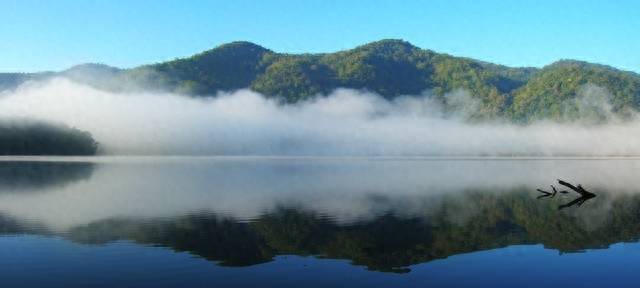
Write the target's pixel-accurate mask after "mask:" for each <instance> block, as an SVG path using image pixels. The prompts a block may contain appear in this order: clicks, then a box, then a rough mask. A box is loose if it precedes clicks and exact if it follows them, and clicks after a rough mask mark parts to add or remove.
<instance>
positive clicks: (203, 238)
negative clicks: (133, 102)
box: [0, 159, 640, 272]
mask: <svg viewBox="0 0 640 288" xmlns="http://www.w3.org/2000/svg"><path fill="white" fill-rule="evenodd" d="M4 164H5V163H0V166H2V165H4ZM41 164H43V163H36V162H33V163H29V165H32V166H33V167H38V166H39V165H41ZM58 164H62V163H58ZM45 165H48V164H45ZM94 165H95V168H92V170H91V171H93V174H91V173H90V177H89V178H83V177H69V179H72V180H70V181H68V182H66V185H57V183H59V182H56V181H49V182H47V181H41V180H38V181H40V183H50V184H49V185H44V184H39V186H38V187H39V188H40V189H42V190H44V191H45V192H43V193H20V192H19V190H20V189H18V188H19V187H20V186H19V185H17V186H14V187H10V188H8V189H5V191H4V193H2V194H0V213H2V214H1V215H3V216H2V217H0V226H1V227H0V233H3V234H21V233H34V234H51V235H58V236H60V237H63V238H65V239H68V240H70V241H74V242H77V243H84V244H92V245H94V244H105V243H110V242H113V241H117V240H127V241H133V242H135V243H139V244H142V245H153V246H162V247H168V248H171V249H173V250H176V251H187V252H189V253H192V254H193V255H197V256H199V257H202V258H204V259H208V260H211V261H214V262H215V263H218V264H219V265H224V266H247V265H254V264H258V263H264V262H268V261H271V260H272V259H274V257H276V256H277V255H290V254H295V255H314V256H317V257H327V258H339V259H348V260H350V261H352V262H353V263H354V264H356V265H363V266H365V267H367V268H368V269H370V270H375V271H388V272H409V271H410V270H409V269H410V267H409V266H411V265H413V264H418V263H424V262H428V261H431V260H433V259H441V258H446V257H449V256H452V255H456V254H461V253H467V252H474V251H481V250H487V249H492V248H498V247H506V246H510V245H516V244H538V243H539V244H543V245H544V246H545V247H547V248H551V249H557V250H558V251H560V252H562V253H569V252H579V251H584V250H585V249H594V248H606V247H608V246H609V245H611V244H614V243H619V242H628V241H637V240H638V237H639V236H640V229H638V228H639V225H640V213H637V212H638V211H640V193H637V191H638V188H639V187H638V186H637V185H636V184H635V183H634V181H632V179H635V175H637V174H636V173H637V172H638V171H639V170H638V167H640V166H639V165H638V163H637V162H636V161H626V160H612V161H575V160H571V161H565V160H558V161H477V160H474V161H441V160H438V161H395V160H394V161H390V160H384V161H371V160H339V159H338V160H317V159H316V160H301V159H213V160H212V159H209V160H194V159H185V160H180V161H178V160H172V161H133V162H129V161H116V162H106V163H98V164H94ZM92 167H93V166H92ZM2 169H4V168H2ZM34 169H35V170H38V169H40V168H34ZM42 169H45V168H42ZM0 170H1V169H0ZM31 170H33V169H31ZM27 171H30V170H27ZM45 174H46V173H45ZM45 174H43V175H45ZM63 174H64V173H63ZM71 174H73V173H71ZM29 175H30V174H29V173H26V174H25V175H23V176H20V177H23V178H24V179H28V178H29V177H31V176H29ZM34 175H36V174H34ZM559 176H560V177H563V178H565V179H572V180H574V181H576V182H577V183H583V184H584V185H585V187H589V188H590V189H592V190H593V191H597V193H598V197H597V198H594V199H592V200H591V201H588V202H585V201H583V202H582V203H584V206H583V207H582V208H581V209H571V208H568V209H563V210H559V209H558V203H565V201H566V203H572V201H571V199H573V198H574V196H573V195H571V194H563V193H557V192H556V193H557V195H554V198H553V199H548V200H549V201H538V200H537V199H536V196H538V195H537V192H535V189H536V188H535V187H541V186H542V185H540V184H541V183H543V184H544V183H548V182H549V179H556V177H559ZM37 177H45V176H42V175H40V176H36V178H37ZM605 179H606V181H605ZM25 182H29V181H28V180H25ZM587 185H588V186H587ZM567 187H569V186H567ZM580 187H582V186H577V187H574V188H575V189H578V190H580V189H579V188H580ZM14 188H15V189H14ZM569 188H570V187H569ZM553 190H555V189H553ZM567 205H568V204H567ZM567 207H568V206H567ZM573 208H575V207H573Z"/></svg>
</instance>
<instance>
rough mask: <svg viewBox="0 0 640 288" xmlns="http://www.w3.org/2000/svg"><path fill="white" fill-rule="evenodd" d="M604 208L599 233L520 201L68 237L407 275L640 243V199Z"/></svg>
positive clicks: (165, 224)
mask: <svg viewBox="0 0 640 288" xmlns="http://www.w3.org/2000/svg"><path fill="white" fill-rule="evenodd" d="M459 197H462V198H459ZM461 199H463V200H462V201H463V202H464V203H465V205H467V207H474V209H475V213H473V214H472V215H470V216H467V217H466V219H465V220H464V221H452V220H451V219H452V217H451V216H452V215H453V214H456V213H458V212H459V211H462V210H463V209H467V208H465V207H462V206H460V201H461ZM598 201H608V204H607V205H611V207H612V208H611V209H607V210H606V212H603V213H604V214H598V215H599V216H597V217H600V218H602V219H604V220H603V221H604V223H602V225H598V226H597V227H596V228H593V227H588V226H585V225H584V222H585V221H586V220H588V219H589V218H590V217H592V216H594V214H590V213H591V212H589V209H590V208H593V210H594V211H596V210H597V208H598V207H595V206H592V205H591V204H592V203H590V205H588V206H585V207H583V208H581V209H580V210H577V209H576V210H569V209H568V210H562V211H559V210H558V209H557V203H553V202H545V203H540V201H536V200H535V198H534V197H532V196H531V195H530V194H529V193H526V192H518V191H514V192H511V193H490V192H468V193H464V195H463V196H443V199H442V200H441V201H440V202H439V203H440V205H439V208H436V211H429V213H425V215H426V214H428V216H425V215H416V216H415V217H403V216H397V215H396V214H394V213H391V212H390V213H386V214H382V215H379V216H377V217H374V218H372V219H368V220H361V221H357V222H354V223H349V224H344V225H341V224H338V223H336V222H335V221H332V220H331V219H329V218H327V217H326V216H320V215H318V214H315V213H311V212H308V211H305V210H300V209H293V208H281V209H277V210H276V211H275V212H273V213H270V214H266V215H264V216H262V217H259V218H258V219H255V220H253V221H249V222H237V221H234V220H231V219H228V218H224V217H219V216H215V215H204V214H203V215H192V216H185V217H179V218H175V219H156V220H144V221H143V220H131V219H119V220H118V219H116V220H105V221H101V222H96V223H93V224H90V225H87V226H83V227H77V228H75V229H73V230H72V231H70V233H69V234H68V237H70V238H71V239H72V240H74V241H78V242H83V243H98V244H99V243H105V242H108V241H113V240H117V239H125V240H131V241H135V242H138V243H142V244H149V245H161V246H166V247H171V248H173V249H175V250H179V251H189V252H191V253H193V254H196V255H199V256H202V257H204V258H206V259H209V260H212V261H218V262H220V264H222V265H230V266H242V265H251V264H256V263H262V262H266V261H270V260H271V259H272V257H274V256H275V255H282V254H297V255H318V256H319V257H328V258H340V259H349V260H351V261H352V262H353V263H354V264H357V265H364V266H367V267H368V268H369V269H372V270H378V271H392V272H407V271H408V269H406V268H405V267H407V266H409V265H412V264H417V263H422V262H427V261H430V260H433V259H439V258H445V257H448V256H451V255H456V254H460V253H467V252H473V251H479V250H486V249H492V248H499V247H505V246H508V245H515V244H534V243H541V244H543V245H544V246H545V247H548V248H553V249H558V250H559V251H561V252H576V251H581V250H584V249H589V248H604V247H607V246H608V245H610V244H612V243H617V242H623V241H635V240H637V239H638V235H639V234H640V232H639V231H640V229H638V228H640V213H639V211H640V196H636V195H626V196H625V195H621V196H618V197H607V196H606V195H603V197H598ZM595 203H597V202H593V204H595ZM598 213H600V212H598ZM454 218H455V217H454Z"/></svg>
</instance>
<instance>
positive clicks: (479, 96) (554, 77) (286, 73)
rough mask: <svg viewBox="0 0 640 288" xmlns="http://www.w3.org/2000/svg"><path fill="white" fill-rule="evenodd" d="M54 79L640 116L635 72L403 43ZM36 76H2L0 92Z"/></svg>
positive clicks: (218, 52) (105, 69) (213, 53)
mask: <svg viewBox="0 0 640 288" xmlns="http://www.w3.org/2000/svg"><path fill="white" fill-rule="evenodd" d="M60 74H62V75H64V76H67V77H70V78H72V79H74V80H76V81H79V82H83V83H88V84H91V85H94V86H97V87H99V88H103V89H110V90H116V91H121V90H131V89H133V90H136V89H138V90H142V89H144V90H158V91H170V92H177V93H183V94H188V95H194V96H196V95H215V94H216V93H217V92H218V91H232V90H237V89H242V88H250V89H252V90H255V91H257V92H260V93H262V94H264V95H266V96H267V97H272V98H276V99H278V100H279V101H281V102H283V103H295V102H298V101H301V100H304V99H308V98H310V97H314V96H316V95H323V94H327V93H329V92H331V91H332V90H334V89H336V88H340V87H345V88H354V89H364V90H368V91H372V92H375V93H378V94H380V95H382V96H383V97H385V98H387V99H393V98H395V97H398V96H401V95H417V94H421V93H423V92H425V91H430V92H431V93H432V94H433V95H434V97H436V98H438V99H440V100H441V101H442V102H443V104H445V107H446V106H447V105H448V103H447V98H446V97H445V95H446V94H447V93H449V92H452V91H455V90H458V89H463V90H466V91H468V92H469V93H470V95H471V96H472V98H473V99H475V100H476V102H478V103H479V108H478V111H477V112H476V114H475V115H472V118H474V119H482V118H485V119H486V118H496V117H503V118H508V119H512V120H513V121H517V122H522V123H527V122H530V121H534V120H538V119H553V120H558V121H565V120H573V119H576V118H581V117H583V116H584V115H595V116H596V117H600V118H602V117H605V116H606V115H604V114H606V113H613V114H618V115H621V116H625V115H629V114H630V112H633V111H635V110H638V108H639V107H640V75H638V74H636V73H633V72H627V71H621V70H618V69H615V68H613V67H609V66H604V65H599V64H592V63H587V62H580V61H574V60H562V61H559V62H556V63H553V64H551V65H548V66H546V67H543V68H541V69H540V68H532V67H524V68H514V67H507V66H503V65H497V64H492V63H488V62H483V61H479V60H475V59H470V58H464V57H455V56H451V55H447V54H442V53H437V52H434V51H431V50H427V49H421V48H418V47H416V46H413V45H412V44H410V43H409V42H406V41H402V40H381V41H377V42H372V43H369V44H365V45H362V46H358V47H355V48H353V49H350V50H345V51H339V52H335V53H320V54H285V53H277V52H274V51H271V50H269V49H267V48H264V47H261V46H259V45H256V44H253V43H250V42H232V43H228V44H224V45H221V46H218V47H216V48H214V49H211V50H207V51H204V52H202V53H200V54H196V55H193V56H191V57H187V58H181V59H176V60H173V61H168V62H162V63H157V64H150V65H144V66H140V67H136V68H132V69H117V68H113V67H109V66H106V65H98V64H88V65H80V66H76V67H73V68H71V69H69V70H66V71H63V72H59V73H54V74H46V75H44V76H50V75H60ZM86 75H90V76H88V77H87V76H86ZM44 76H43V74H10V73H5V74H0V89H7V88H10V87H15V86H16V85H18V84H19V83H21V82H23V81H25V80H28V79H32V78H35V77H44ZM585 87H586V88H589V87H597V88H599V89H600V92H602V93H600V94H605V95H607V96H609V98H610V99H608V100H609V101H610V102H608V103H610V104H611V107H610V109H609V108H607V109H608V110H606V111H600V110H602V109H601V108H602V107H596V106H594V105H592V106H593V107H588V105H587V106H585V105H582V104H583V103H581V102H580V101H578V100H577V99H581V98H582V97H583V96H584V94H589V93H587V92H589V91H585V89H586V88H585ZM603 104H607V103H603ZM607 105H608V104H607ZM585 107H586V108H585ZM587 108H588V109H587ZM452 109H454V108H452ZM598 109H600V110H598Z"/></svg>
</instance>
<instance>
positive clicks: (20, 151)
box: [0, 120, 98, 155]
mask: <svg viewBox="0 0 640 288" xmlns="http://www.w3.org/2000/svg"><path fill="white" fill-rule="evenodd" d="M97 150H98V144H97V143H96V141H95V140H94V139H93V137H92V136H91V134H89V133H88V132H85V131H81V130H78V129H75V128H71V127H67V126H64V125H61V124H60V125H54V124H49V123H45V122H40V121H32V120H3V121H0V155H95V154H96V152H97Z"/></svg>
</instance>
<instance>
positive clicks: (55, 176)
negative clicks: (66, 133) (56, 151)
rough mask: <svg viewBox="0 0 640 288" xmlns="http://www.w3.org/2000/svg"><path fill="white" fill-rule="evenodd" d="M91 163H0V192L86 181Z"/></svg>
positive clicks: (90, 171) (90, 173)
mask: <svg viewBox="0 0 640 288" xmlns="http://www.w3.org/2000/svg"><path fill="white" fill-rule="evenodd" d="M93 165H94V164H93V163H81V162H21V161H17V162H12V161H2V162H0V191H2V192H5V193H6V192H12V191H15V190H29V189H45V188H50V187H56V186H63V185H66V184H69V183H72V182H75V181H80V180H86V179H89V177H91V175H92V173H93V168H94V167H93ZM0 193H1V192H0Z"/></svg>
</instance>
